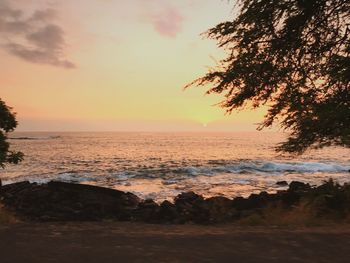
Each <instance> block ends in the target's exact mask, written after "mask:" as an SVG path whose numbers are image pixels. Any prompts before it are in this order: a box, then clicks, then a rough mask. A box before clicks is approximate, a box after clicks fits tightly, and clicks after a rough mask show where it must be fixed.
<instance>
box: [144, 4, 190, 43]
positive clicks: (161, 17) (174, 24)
mask: <svg viewBox="0 0 350 263" xmlns="http://www.w3.org/2000/svg"><path fill="white" fill-rule="evenodd" d="M149 3H152V1H150V2H149ZM153 3H155V4H156V5H153V6H152V7H151V8H147V9H148V10H147V12H146V14H145V17H146V22H149V23H151V25H152V26H153V28H154V29H155V30H156V31H157V32H158V33H159V34H160V35H162V36H165V37H170V38H174V37H176V36H177V35H178V33H180V32H181V30H182V24H183V21H184V17H183V15H182V14H181V12H180V10H179V9H178V8H176V7H174V6H172V5H170V4H160V3H158V1H153Z"/></svg>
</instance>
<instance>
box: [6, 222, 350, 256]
mask: <svg viewBox="0 0 350 263" xmlns="http://www.w3.org/2000/svg"><path fill="white" fill-rule="evenodd" d="M349 246H350V227H347V228H344V227H343V226H342V227H341V228H337V227H323V228H275V227H268V228H266V227H244V228H243V227H237V226H233V225H219V226H198V225H151V224H142V223H120V222H118V223H116V222H99V223H97V222H96V223H20V224H14V225H8V226H1V227H0V253H1V262H2V263H14V262H16V263H17V262H18V263H21V262H26V263H32V262H33V263H40V262H45V263H47V262H65V263H70V262H75V263H79V262H84V263H89V262H91V263H92V262H281V261H282V260H283V262H348V259H349V256H350V250H349Z"/></svg>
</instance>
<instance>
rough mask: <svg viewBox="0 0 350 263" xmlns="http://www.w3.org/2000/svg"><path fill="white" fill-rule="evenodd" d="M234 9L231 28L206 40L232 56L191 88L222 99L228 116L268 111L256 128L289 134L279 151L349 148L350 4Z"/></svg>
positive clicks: (258, 3) (241, 2)
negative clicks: (247, 110)
mask: <svg viewBox="0 0 350 263" xmlns="http://www.w3.org/2000/svg"><path fill="white" fill-rule="evenodd" d="M236 8H237V13H238V14H239V15H238V16H237V17H236V18H235V19H234V20H233V21H228V22H224V23H221V24H219V25H217V26H215V27H214V28H212V29H210V30H208V32H207V36H208V37H209V38H212V39H215V40H216V41H217V42H218V46H219V47H220V48H224V49H226V50H227V51H229V52H228V54H229V55H228V56H227V57H226V58H225V59H223V60H222V61H220V64H219V65H218V67H217V68H214V69H211V70H210V71H209V72H208V73H207V74H206V75H205V76H203V77H202V78H200V79H197V80H196V81H195V82H194V83H193V84H194V85H199V86H202V85H203V86H204V85H207V84H210V85H211V88H210V89H209V90H208V92H207V93H220V94H223V96H224V98H225V99H224V100H223V101H222V103H221V104H220V105H221V106H222V107H223V108H225V109H226V111H228V112H231V111H233V110H235V109H241V108H245V107H246V106H247V105H251V106H252V107H253V108H255V107H259V106H261V105H264V104H265V105H270V106H269V111H268V113H267V115H266V116H265V120H264V121H263V122H262V123H261V125H260V127H259V128H260V129H261V128H264V127H269V126H271V125H273V124H274V123H275V122H278V123H279V124H280V125H281V127H282V128H283V129H286V130H289V131H291V136H290V138H289V139H288V140H287V142H285V143H283V144H281V145H279V146H278V148H277V150H279V151H285V152H293V153H302V152H304V151H305V150H306V149H307V148H309V147H323V146H326V145H341V146H345V147H350V143H349V134H350V132H349V129H350V128H349V127H350V98H349V96H350V95H349V93H350V84H349V81H350V22H349V21H350V2H349V1H346V0H238V1H237V5H236ZM191 85H192V84H191Z"/></svg>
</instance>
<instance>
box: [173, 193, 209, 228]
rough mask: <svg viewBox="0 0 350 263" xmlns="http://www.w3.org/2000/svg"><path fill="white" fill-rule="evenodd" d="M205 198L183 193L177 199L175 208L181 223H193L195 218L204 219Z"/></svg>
mask: <svg viewBox="0 0 350 263" xmlns="http://www.w3.org/2000/svg"><path fill="white" fill-rule="evenodd" d="M203 202H204V198H203V196H200V195H197V194H195V193H194V192H187V193H181V194H179V195H178V196H176V197H175V206H176V209H177V211H178V213H179V223H185V222H193V221H194V220H195V218H196V217H197V218H199V217H202V215H201V212H202V211H201V208H200V207H201V204H202V203H203Z"/></svg>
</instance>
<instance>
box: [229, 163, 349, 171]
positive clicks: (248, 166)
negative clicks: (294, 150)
mask: <svg viewBox="0 0 350 263" xmlns="http://www.w3.org/2000/svg"><path fill="white" fill-rule="evenodd" d="M224 169H226V170H227V171H230V172H260V173H343V172H348V171H349V170H350V165H344V164H339V163H322V162H243V163H237V164H235V165H232V166H230V165H229V166H227V167H224Z"/></svg>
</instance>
